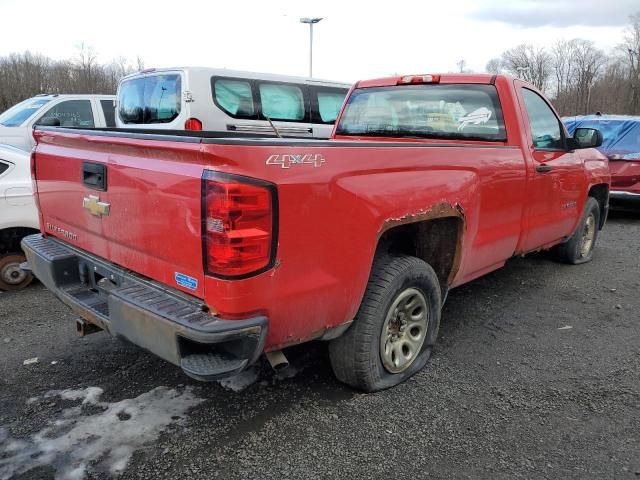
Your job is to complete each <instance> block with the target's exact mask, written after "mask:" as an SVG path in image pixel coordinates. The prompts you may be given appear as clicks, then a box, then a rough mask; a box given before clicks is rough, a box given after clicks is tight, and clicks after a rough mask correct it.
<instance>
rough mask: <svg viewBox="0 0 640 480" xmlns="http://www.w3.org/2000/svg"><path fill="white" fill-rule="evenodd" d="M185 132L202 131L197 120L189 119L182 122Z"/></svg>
mask: <svg viewBox="0 0 640 480" xmlns="http://www.w3.org/2000/svg"><path fill="white" fill-rule="evenodd" d="M184 129H185V130H202V122H201V121H200V120H198V119H197V118H189V119H188V120H187V121H186V122H184Z"/></svg>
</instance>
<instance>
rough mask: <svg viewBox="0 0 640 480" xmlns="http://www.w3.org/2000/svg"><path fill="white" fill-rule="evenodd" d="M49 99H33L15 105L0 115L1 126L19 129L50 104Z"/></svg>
mask: <svg viewBox="0 0 640 480" xmlns="http://www.w3.org/2000/svg"><path fill="white" fill-rule="evenodd" d="M50 101H51V99H49V98H38V97H33V98H29V99H28V100H25V101H23V102H20V103H18V104H17V105H14V106H13V107H11V108H10V109H9V110H6V111H5V112H4V113H3V114H2V115H0V125H3V126H5V127H17V126H19V125H22V123H23V122H24V121H25V120H27V119H28V118H29V117H31V115H33V114H34V113H36V112H37V111H38V110H39V109H40V107H42V106H43V105H45V104H47V103H49V102H50Z"/></svg>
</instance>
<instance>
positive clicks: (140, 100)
mask: <svg viewBox="0 0 640 480" xmlns="http://www.w3.org/2000/svg"><path fill="white" fill-rule="evenodd" d="M181 88H182V87H181V81H180V75H178V74H166V75H150V76H147V77H138V78H134V79H131V80H126V81H124V82H122V85H121V86H120V93H119V94H118V95H119V98H118V115H120V119H121V120H122V121H123V122H124V123H127V124H141V123H169V122H171V121H173V120H174V119H175V118H176V117H177V116H178V115H179V114H180V106H181V105H180V104H181V96H182V92H181Z"/></svg>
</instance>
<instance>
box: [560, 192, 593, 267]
mask: <svg viewBox="0 0 640 480" xmlns="http://www.w3.org/2000/svg"><path fill="white" fill-rule="evenodd" d="M599 230H600V205H599V204H598V202H597V200H596V199H595V198H593V197H589V198H587V203H586V205H585V207H584V212H583V214H582V218H581V219H580V223H578V228H576V231H575V232H574V233H573V235H571V237H569V240H567V241H566V242H565V243H563V244H560V245H558V246H557V247H556V250H555V252H556V255H557V256H558V260H560V261H561V262H563V263H569V264H573V265H577V264H580V263H586V262H590V261H591V260H592V259H593V251H594V249H595V247H596V241H597V240H598V232H599Z"/></svg>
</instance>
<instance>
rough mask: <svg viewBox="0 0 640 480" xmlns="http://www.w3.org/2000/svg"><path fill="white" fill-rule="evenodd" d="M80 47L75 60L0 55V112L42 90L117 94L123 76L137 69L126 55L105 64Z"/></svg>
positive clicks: (47, 91) (14, 54) (49, 91)
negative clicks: (125, 57)
mask: <svg viewBox="0 0 640 480" xmlns="http://www.w3.org/2000/svg"><path fill="white" fill-rule="evenodd" d="M78 50H79V52H78V54H77V56H76V57H75V58H74V59H72V60H52V59H50V58H48V57H45V56H43V55H39V54H33V53H31V52H28V51H27V52H24V53H12V54H10V55H7V56H4V57H0V112H2V111H4V110H6V109H7V108H9V107H11V106H12V105H14V104H16V103H18V102H19V101H21V100H24V99H26V98H29V97H32V96H34V95H37V94H39V93H104V94H109V93H115V91H116V88H117V86H118V82H119V80H120V78H122V77H123V76H124V75H127V74H129V73H132V72H134V71H136V67H134V66H133V64H131V63H129V62H128V61H127V60H126V59H124V58H118V59H116V60H114V61H112V62H111V63H108V64H105V65H102V64H100V63H98V60H97V55H96V54H95V51H93V50H92V49H91V48H90V47H87V46H86V45H83V44H81V45H80V46H79V49H78ZM137 63H138V64H139V63H141V59H139V58H138V59H137Z"/></svg>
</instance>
